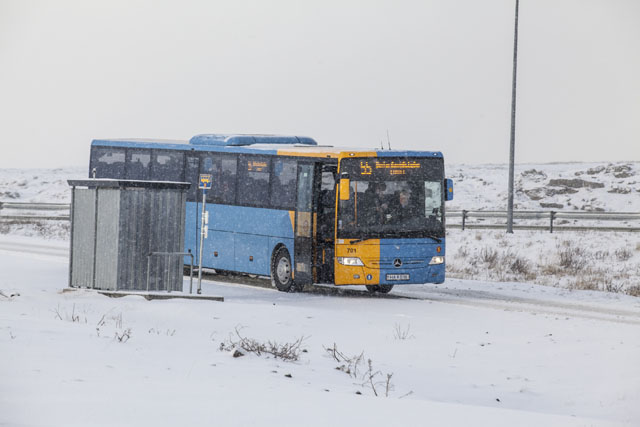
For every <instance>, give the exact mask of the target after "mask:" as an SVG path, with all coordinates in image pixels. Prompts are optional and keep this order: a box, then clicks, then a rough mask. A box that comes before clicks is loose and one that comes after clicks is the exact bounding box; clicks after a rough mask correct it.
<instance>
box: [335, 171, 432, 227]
mask: <svg viewBox="0 0 640 427" xmlns="http://www.w3.org/2000/svg"><path fill="white" fill-rule="evenodd" d="M407 175H409V174H407ZM425 175H426V174H420V175H418V174H415V175H414V176H405V177H396V176H393V177H392V178H390V179H384V178H385V177H384V176H382V174H378V176H375V175H374V176H359V177H357V178H358V179H353V178H352V179H351V180H350V188H349V200H340V202H339V206H338V237H339V238H352V237H353V238H361V239H370V238H383V237H386V238H406V237H444V225H443V210H442V206H443V197H442V195H443V193H442V185H443V181H442V179H440V178H436V179H434V177H429V176H425ZM362 178H365V179H362ZM381 178H383V179H381ZM399 178H404V179H399Z"/></svg>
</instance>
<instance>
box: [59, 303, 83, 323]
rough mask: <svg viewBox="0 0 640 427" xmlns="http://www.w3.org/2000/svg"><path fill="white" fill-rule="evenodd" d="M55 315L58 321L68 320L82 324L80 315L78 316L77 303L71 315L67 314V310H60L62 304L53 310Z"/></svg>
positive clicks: (72, 308)
mask: <svg viewBox="0 0 640 427" xmlns="http://www.w3.org/2000/svg"><path fill="white" fill-rule="evenodd" d="M51 311H52V312H53V313H54V314H55V318H56V319H60V320H67V321H69V322H73V323H80V321H81V319H80V315H79V314H76V305H75V303H74V304H73V306H72V307H71V314H69V313H68V312H67V310H62V311H61V310H60V304H58V306H57V307H56V308H54V309H52V310H51ZM84 323H87V317H86V316H85V317H84Z"/></svg>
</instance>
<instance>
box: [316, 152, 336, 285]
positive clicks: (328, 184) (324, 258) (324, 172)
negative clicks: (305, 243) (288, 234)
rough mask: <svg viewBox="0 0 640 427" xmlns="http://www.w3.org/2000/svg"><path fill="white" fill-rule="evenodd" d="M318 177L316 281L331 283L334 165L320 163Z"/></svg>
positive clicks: (334, 218)
mask: <svg viewBox="0 0 640 427" xmlns="http://www.w3.org/2000/svg"><path fill="white" fill-rule="evenodd" d="M317 172H318V173H319V174H320V179H318V180H317V181H318V183H317V184H316V188H317V189H318V200H317V207H316V212H317V215H318V220H317V221H316V224H317V226H316V245H317V246H316V248H317V250H316V251H315V254H316V260H315V265H316V267H317V273H318V275H317V282H318V283H333V267H334V265H333V257H334V244H335V221H336V174H337V172H338V167H337V166H336V165H327V164H325V165H322V167H321V168H319V169H318V170H317Z"/></svg>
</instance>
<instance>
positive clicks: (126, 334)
mask: <svg viewBox="0 0 640 427" xmlns="http://www.w3.org/2000/svg"><path fill="white" fill-rule="evenodd" d="M130 338H131V328H127V329H125V330H124V331H121V332H120V333H118V331H116V333H115V339H117V340H118V342H122V343H124V342H127V341H129V339H130Z"/></svg>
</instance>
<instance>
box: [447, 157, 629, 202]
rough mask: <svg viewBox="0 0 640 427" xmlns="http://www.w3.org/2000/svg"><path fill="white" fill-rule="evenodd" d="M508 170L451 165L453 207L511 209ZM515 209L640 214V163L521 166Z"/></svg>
mask: <svg viewBox="0 0 640 427" xmlns="http://www.w3.org/2000/svg"><path fill="white" fill-rule="evenodd" d="M508 172H509V168H508V165H504V164H503V165H451V166H448V167H447V175H448V176H449V177H450V178H452V179H453V180H454V183H455V200H453V201H452V202H451V203H450V205H449V206H448V208H450V209H466V210H506V205H507V203H506V201H507V189H508V175H509V174H508ZM514 175H515V192H514V209H518V210H550V209H553V210H568V211H574V210H579V211H585V212H588V211H607V212H610V211H616V212H640V162H620V163H548V164H519V165H516V167H515V169H514Z"/></svg>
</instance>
